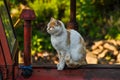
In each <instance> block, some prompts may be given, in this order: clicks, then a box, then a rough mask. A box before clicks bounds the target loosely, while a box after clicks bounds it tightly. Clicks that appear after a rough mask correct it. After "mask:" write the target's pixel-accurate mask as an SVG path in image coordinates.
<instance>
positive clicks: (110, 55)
mask: <svg viewBox="0 0 120 80" xmlns="http://www.w3.org/2000/svg"><path fill="white" fill-rule="evenodd" d="M86 60H87V62H88V64H120V41H119V40H101V41H96V42H94V44H93V45H92V46H91V47H90V49H87V55H86Z"/></svg>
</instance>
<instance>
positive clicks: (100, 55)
mask: <svg viewBox="0 0 120 80" xmlns="http://www.w3.org/2000/svg"><path fill="white" fill-rule="evenodd" d="M107 52H108V50H107V49H105V50H104V51H103V52H102V53H101V54H99V55H98V58H103V57H104V56H105V55H106V54H107Z"/></svg>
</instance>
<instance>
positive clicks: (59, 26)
mask: <svg viewBox="0 0 120 80" xmlns="http://www.w3.org/2000/svg"><path fill="white" fill-rule="evenodd" d="M63 28H64V24H63V23H62V22H61V21H60V20H56V19H54V18H51V19H50V22H49V23H48V24H47V32H48V33H49V34H51V35H54V34H56V35H57V34H59V33H61V32H62V30H63Z"/></svg>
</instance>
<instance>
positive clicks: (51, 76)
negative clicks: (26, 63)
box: [17, 65, 120, 80]
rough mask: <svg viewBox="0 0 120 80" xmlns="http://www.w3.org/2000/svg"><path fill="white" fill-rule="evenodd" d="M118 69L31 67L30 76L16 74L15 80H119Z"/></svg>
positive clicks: (119, 72) (119, 70)
mask: <svg viewBox="0 0 120 80" xmlns="http://www.w3.org/2000/svg"><path fill="white" fill-rule="evenodd" d="M48 66H49V65H48ZM119 74H120V69H104V68H103V69H102V68H101V69H96V68H94V69H89V68H86V69H82V68H80V69H65V70H62V71H58V70H57V69H56V68H50V67H49V68H44V67H33V74H32V76H31V77H30V78H28V79H26V78H23V77H22V76H21V75H19V76H18V78H17V80H119V79H120V76H119Z"/></svg>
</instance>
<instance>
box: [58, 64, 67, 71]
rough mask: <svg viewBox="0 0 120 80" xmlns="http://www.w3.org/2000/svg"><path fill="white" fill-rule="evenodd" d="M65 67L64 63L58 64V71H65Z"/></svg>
mask: <svg viewBox="0 0 120 80" xmlns="http://www.w3.org/2000/svg"><path fill="white" fill-rule="evenodd" d="M64 66H65V64H64V63H63V64H60V63H58V64H57V70H63V69H64Z"/></svg>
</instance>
